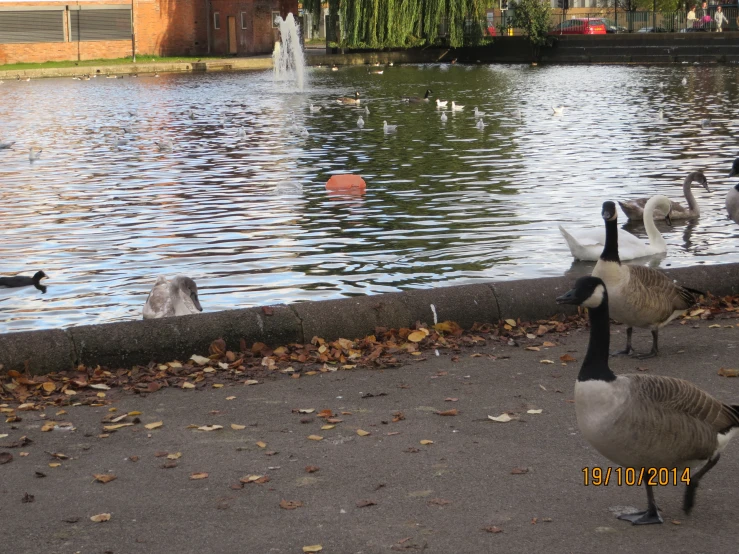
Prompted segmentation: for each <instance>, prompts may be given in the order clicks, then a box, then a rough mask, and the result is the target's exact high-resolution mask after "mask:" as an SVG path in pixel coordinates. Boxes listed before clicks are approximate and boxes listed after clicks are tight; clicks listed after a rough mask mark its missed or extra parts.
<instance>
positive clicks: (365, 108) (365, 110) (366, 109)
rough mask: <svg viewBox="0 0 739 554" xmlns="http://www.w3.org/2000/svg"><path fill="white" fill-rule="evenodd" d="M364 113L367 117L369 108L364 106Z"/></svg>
mask: <svg viewBox="0 0 739 554" xmlns="http://www.w3.org/2000/svg"><path fill="white" fill-rule="evenodd" d="M364 113H365V114H366V115H369V106H365V107H364Z"/></svg>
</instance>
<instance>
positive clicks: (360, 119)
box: [357, 115, 364, 129]
mask: <svg viewBox="0 0 739 554" xmlns="http://www.w3.org/2000/svg"><path fill="white" fill-rule="evenodd" d="M357 127H359V128H360V129H361V128H362V127H364V119H362V116H361V115H360V116H359V119H357Z"/></svg>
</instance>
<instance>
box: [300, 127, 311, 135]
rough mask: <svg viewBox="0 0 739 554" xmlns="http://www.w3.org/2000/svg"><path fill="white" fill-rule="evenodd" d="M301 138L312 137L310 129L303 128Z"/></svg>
mask: <svg viewBox="0 0 739 554" xmlns="http://www.w3.org/2000/svg"><path fill="white" fill-rule="evenodd" d="M300 136H301V137H309V136H310V133H309V132H308V129H306V128H305V127H303V128H302V129H301V130H300Z"/></svg>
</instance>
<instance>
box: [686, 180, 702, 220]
mask: <svg viewBox="0 0 739 554" xmlns="http://www.w3.org/2000/svg"><path fill="white" fill-rule="evenodd" d="M692 184H693V178H692V177H691V176H690V175H688V176H687V177H685V181H683V195H684V196H685V200H687V201H688V209H690V211H692V212H696V213H697V212H698V211H700V210H699V208H698V203H697V202H696V201H695V196H693V188H692Z"/></svg>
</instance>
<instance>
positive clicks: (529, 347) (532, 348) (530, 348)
mask: <svg viewBox="0 0 739 554" xmlns="http://www.w3.org/2000/svg"><path fill="white" fill-rule="evenodd" d="M526 350H531V351H532V352H539V350H541V349H540V348H539V347H538V346H527V347H526Z"/></svg>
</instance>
